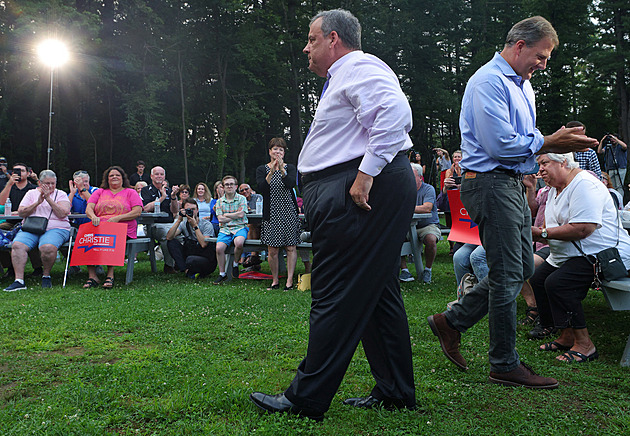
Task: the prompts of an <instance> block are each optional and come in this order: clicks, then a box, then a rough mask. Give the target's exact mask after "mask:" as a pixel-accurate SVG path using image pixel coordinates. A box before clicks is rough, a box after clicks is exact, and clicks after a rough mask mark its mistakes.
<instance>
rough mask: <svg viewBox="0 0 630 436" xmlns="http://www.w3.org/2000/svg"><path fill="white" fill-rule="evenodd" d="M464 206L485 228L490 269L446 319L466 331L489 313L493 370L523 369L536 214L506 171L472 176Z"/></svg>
mask: <svg viewBox="0 0 630 436" xmlns="http://www.w3.org/2000/svg"><path fill="white" fill-rule="evenodd" d="M461 199H462V203H463V204H464V206H465V207H466V210H467V211H468V214H469V215H470V218H471V219H472V220H473V221H474V222H475V223H477V224H478V225H479V236H480V238H481V243H482V244H483V246H484V248H485V249H486V258H487V262H488V267H489V268H490V270H489V272H488V276H487V277H486V278H484V279H483V280H481V281H480V282H479V283H478V284H477V285H476V286H475V287H474V288H473V289H472V290H471V291H470V292H469V293H468V294H466V295H465V296H464V297H463V298H462V299H461V300H460V301H459V302H457V303H455V304H453V306H452V307H451V309H449V310H448V311H447V312H446V313H445V316H446V318H447V319H448V321H449V322H450V323H451V324H452V325H453V327H455V328H456V329H457V330H459V331H460V332H465V331H466V330H467V329H469V328H470V327H472V326H473V325H475V324H476V323H477V322H478V321H479V320H481V319H482V318H483V317H484V316H485V315H486V313H487V314H488V318H489V324H490V350H489V352H488V356H489V359H490V368H491V371H493V372H498V373H501V372H509V371H512V370H513V369H515V368H516V367H517V366H519V365H520V360H519V357H518V353H517V352H516V297H517V296H518V294H519V292H520V290H521V287H522V286H523V282H524V281H525V280H527V279H529V278H530V277H531V276H532V274H533V272H534V257H533V251H532V234H531V221H532V218H531V213H530V210H529V206H528V205H527V199H526V198H525V188H524V186H523V184H522V183H521V181H520V180H518V179H517V178H516V177H513V176H510V175H508V174H505V173H500V172H489V173H474V172H470V173H466V176H465V177H464V179H463V180H462V188H461Z"/></svg>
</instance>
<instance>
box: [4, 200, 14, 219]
mask: <svg viewBox="0 0 630 436" xmlns="http://www.w3.org/2000/svg"><path fill="white" fill-rule="evenodd" d="M11 206H12V205H11V199H10V198H7V202H6V203H4V214H5V215H6V216H9V215H11Z"/></svg>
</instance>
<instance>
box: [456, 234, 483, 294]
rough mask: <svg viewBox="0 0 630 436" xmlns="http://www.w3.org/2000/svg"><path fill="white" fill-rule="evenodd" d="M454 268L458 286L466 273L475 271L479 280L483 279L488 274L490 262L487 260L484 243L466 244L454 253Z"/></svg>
mask: <svg viewBox="0 0 630 436" xmlns="http://www.w3.org/2000/svg"><path fill="white" fill-rule="evenodd" d="M453 270H454V271H455V280H456V281H457V286H459V284H460V283H461V281H462V277H464V275H465V274H466V273H473V274H474V275H475V277H477V280H482V279H483V278H484V277H485V276H487V275H488V262H486V250H484V248H483V246H482V245H475V244H464V245H462V246H461V247H460V248H459V250H457V251H456V252H455V254H454V255H453Z"/></svg>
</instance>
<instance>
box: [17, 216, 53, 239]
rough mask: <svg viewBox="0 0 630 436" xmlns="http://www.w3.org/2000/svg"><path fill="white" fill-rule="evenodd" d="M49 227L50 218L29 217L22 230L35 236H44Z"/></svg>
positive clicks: (25, 220)
mask: <svg viewBox="0 0 630 436" xmlns="http://www.w3.org/2000/svg"><path fill="white" fill-rule="evenodd" d="M47 227H48V218H45V217H43V216H27V217H26V218H24V222H23V223H22V230H23V231H25V232H28V233H32V234H34V235H43V234H44V233H46V228H47Z"/></svg>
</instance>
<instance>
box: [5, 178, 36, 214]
mask: <svg viewBox="0 0 630 436" xmlns="http://www.w3.org/2000/svg"><path fill="white" fill-rule="evenodd" d="M35 188H37V186H35V185H33V184H32V183H28V182H27V183H26V186H25V187H24V188H22V189H20V188H18V187H17V185H13V186H11V192H9V198H10V199H11V210H12V211H13V212H15V211H17V210H18V207H20V203H22V200H23V199H24V196H25V195H26V193H27V192H28V191H31V190H33V189H35Z"/></svg>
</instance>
